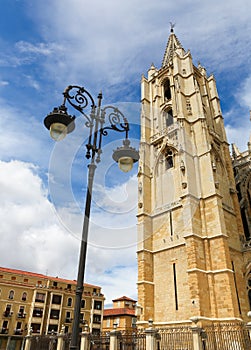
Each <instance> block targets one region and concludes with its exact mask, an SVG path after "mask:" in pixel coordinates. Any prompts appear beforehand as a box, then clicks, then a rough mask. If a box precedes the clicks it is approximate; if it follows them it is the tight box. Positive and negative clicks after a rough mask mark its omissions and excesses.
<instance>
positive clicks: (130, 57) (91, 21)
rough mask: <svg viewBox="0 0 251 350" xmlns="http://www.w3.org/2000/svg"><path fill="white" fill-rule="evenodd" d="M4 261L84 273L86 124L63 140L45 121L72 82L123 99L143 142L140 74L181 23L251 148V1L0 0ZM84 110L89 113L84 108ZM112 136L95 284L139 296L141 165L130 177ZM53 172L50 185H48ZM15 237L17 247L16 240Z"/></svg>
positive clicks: (185, 40)
mask: <svg viewBox="0 0 251 350" xmlns="http://www.w3.org/2000/svg"><path fill="white" fill-rule="evenodd" d="M0 5H1V11H0V126H1V131H2V133H1V136H0V190H1V201H0V219H1V228H0V234H1V245H0V265H1V266H6V267H13V268H20V269H26V270H31V271H34V272H39V273H48V274H49V275H52V276H61V277H66V278H72V279H75V278H76V275H77V271H76V269H77V261H78V252H79V235H80V232H81V225H82V216H83V215H82V210H83V205H84V196H85V183H86V165H87V162H86V160H85V158H84V145H83V142H84V140H85V137H86V130H85V128H84V121H83V119H82V118H81V117H79V118H78V119H77V127H76V130H75V132H74V133H72V134H71V135H69V137H68V138H67V139H65V140H64V141H63V142H62V143H57V144H55V143H54V142H53V141H52V140H51V139H50V137H49V134H48V131H47V129H45V128H44V126H43V119H44V117H45V116H46V114H47V113H49V112H50V111H51V110H52V108H53V107H54V106H58V105H60V104H61V103H62V92H63V90H64V88H65V87H66V86H67V85H69V84H78V85H83V86H85V88H86V89H87V90H89V91H90V92H91V93H92V95H93V96H94V97H95V96H97V94H98V93H99V91H100V90H102V92H103V96H104V99H103V103H104V104H116V106H118V107H119V108H120V109H122V110H123V112H124V113H125V114H126V116H127V117H128V119H129V121H130V122H131V123H132V133H131V138H132V144H133V145H134V146H137V144H138V138H139V133H138V130H139V126H138V124H139V111H140V105H139V102H140V80H141V75H142V74H145V75H146V73H147V70H148V69H149V67H150V65H151V63H152V62H153V63H154V64H155V66H156V67H160V66H161V61H162V58H163V54H164V51H165V46H166V43H167V40H168V36H169V32H170V25H169V22H170V21H171V22H175V23H176V26H175V33H176V35H177V36H178V38H179V40H180V41H181V43H182V45H183V47H184V48H185V49H186V50H187V49H190V51H191V53H192V57H193V59H194V64H196V65H197V63H198V61H200V63H201V64H202V65H203V66H205V67H206V69H207V72H208V75H209V74H212V73H213V74H214V76H215V78H216V82H217V88H218V92H219V96H220V99H221V106H222V111H223V116H224V118H225V125H226V130H227V136H228V140H229V143H232V142H235V143H236V144H237V145H238V146H239V148H240V149H241V150H245V149H246V148H247V146H246V145H247V142H248V138H249V133H250V121H249V110H250V106H251V93H250V90H251V88H250V86H251V84H250V82H251V64H250V63H251V62H250V57H251V51H250V38H251V15H250V4H249V1H248V0H241V1H240V2H238V3H237V2H236V1H233V0H230V1H228V2H227V3H226V2H225V1H219V0H218V1H216V0H212V1H210V2H209V1H204V2H202V1H198V0H195V1H190V0H189V1H187V0H177V1H173V2H168V1H166V0H158V1H157V2H153V1H149V0H128V1H121V0H107V1H105V2H103V1H101V0H96V1H94V0H93V1H92V2H89V1H86V0H43V1H40V0H0ZM72 113H74V114H75V115H78V114H77V112H73V111H72ZM119 142H121V135H115V134H114V135H111V137H109V138H108V139H107V140H106V141H105V143H104V153H103V155H102V162H101V163H100V164H99V166H98V168H97V172H96V178H95V191H94V197H93V206H92V217H91V231H90V245H89V250H88V261H87V269H86V281H87V282H88V283H94V284H99V285H100V286H102V288H103V292H104V293H105V296H106V298H107V303H110V301H111V299H113V298H117V297H119V296H121V295H127V296H129V297H133V298H137V291H136V279H137V260H136V207H137V178H136V170H137V169H136V168H135V169H134V171H133V172H132V173H130V174H127V175H121V174H120V173H119V172H118V170H117V168H116V165H114V164H113V162H112V159H111V153H112V150H113V149H114V148H116V147H117V146H118V145H119ZM48 179H49V182H48ZM14 242H15V243H14Z"/></svg>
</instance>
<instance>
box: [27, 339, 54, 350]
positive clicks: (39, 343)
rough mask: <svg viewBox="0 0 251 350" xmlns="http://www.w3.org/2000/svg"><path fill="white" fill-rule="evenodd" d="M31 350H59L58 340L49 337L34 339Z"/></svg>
mask: <svg viewBox="0 0 251 350" xmlns="http://www.w3.org/2000/svg"><path fill="white" fill-rule="evenodd" d="M30 350H57V339H56V337H55V336H47V335H44V336H35V337H32V338H31V347H30Z"/></svg>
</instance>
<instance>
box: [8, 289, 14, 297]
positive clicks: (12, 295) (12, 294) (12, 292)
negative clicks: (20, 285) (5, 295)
mask: <svg viewBox="0 0 251 350" xmlns="http://www.w3.org/2000/svg"><path fill="white" fill-rule="evenodd" d="M9 299H14V290H11V291H10V292H9Z"/></svg>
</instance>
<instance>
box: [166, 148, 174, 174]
mask: <svg viewBox="0 0 251 350" xmlns="http://www.w3.org/2000/svg"><path fill="white" fill-rule="evenodd" d="M172 167H173V152H172V150H170V149H167V150H166V152H165V170H168V169H170V168H172Z"/></svg>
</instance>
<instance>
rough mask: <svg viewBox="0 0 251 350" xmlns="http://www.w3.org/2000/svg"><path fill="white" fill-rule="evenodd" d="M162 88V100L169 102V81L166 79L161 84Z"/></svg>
mask: <svg viewBox="0 0 251 350" xmlns="http://www.w3.org/2000/svg"><path fill="white" fill-rule="evenodd" d="M163 87H164V99H165V101H168V100H171V97H172V95H171V88H170V80H169V79H166V80H165V81H164V84H163Z"/></svg>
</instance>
